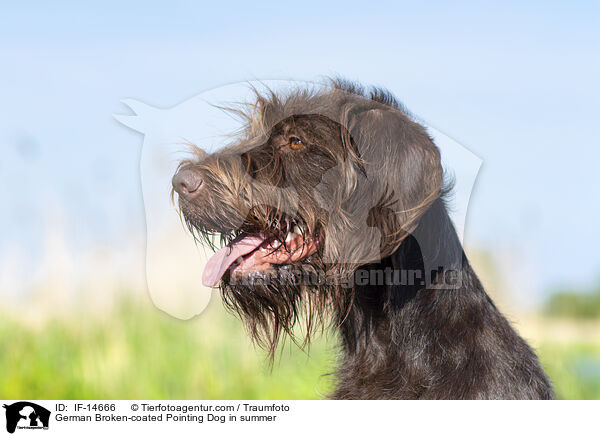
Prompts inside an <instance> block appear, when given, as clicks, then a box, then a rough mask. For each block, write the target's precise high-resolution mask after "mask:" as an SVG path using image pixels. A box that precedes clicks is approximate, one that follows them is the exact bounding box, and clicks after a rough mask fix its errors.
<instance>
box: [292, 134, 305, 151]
mask: <svg viewBox="0 0 600 436" xmlns="http://www.w3.org/2000/svg"><path fill="white" fill-rule="evenodd" d="M290 147H291V148H292V150H300V149H301V148H302V147H304V143H303V142H302V140H301V139H300V138H297V137H296V136H292V137H291V138H290Z"/></svg>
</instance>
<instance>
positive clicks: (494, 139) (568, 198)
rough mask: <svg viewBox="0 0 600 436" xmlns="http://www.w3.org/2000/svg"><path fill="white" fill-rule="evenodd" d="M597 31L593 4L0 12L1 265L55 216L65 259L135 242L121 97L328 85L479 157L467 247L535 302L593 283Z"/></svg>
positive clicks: (137, 6)
mask: <svg viewBox="0 0 600 436" xmlns="http://www.w3.org/2000/svg"><path fill="white" fill-rule="evenodd" d="M599 22H600V7H599V6H598V3H593V2H589V3H586V2H578V3H572V2H564V3H553V2H528V3H527V4H523V3H520V2H507V1H503V2H498V3H497V4H496V5H491V4H488V3H486V4H483V2H460V3H454V2H452V3H451V2H406V3H404V2H393V3H389V4H385V3H378V4H375V3H364V2H362V3H350V2H344V3H341V2H338V3H326V2H302V3H290V4H286V3H283V2H276V3H275V2H273V3H269V2H265V3H261V4H260V5H258V4H255V5H252V6H249V4H248V3H246V2H243V3H239V4H236V3H235V2H221V3H216V4H211V5H210V6H209V5H201V4H200V3H198V2H189V3H187V2H170V3H168V4H166V5H164V6H155V5H153V4H151V3H150V2H137V3H135V2H134V3H127V4H125V3H124V2H102V6H90V5H83V4H82V3H76V2H72V3H67V2H53V3H47V4H34V3H29V2H18V3H13V4H4V5H3V6H2V7H1V9H0V59H2V62H1V64H0V65H2V66H1V67H0V83H1V84H2V85H1V86H0V101H1V104H0V147H2V158H1V159H0V204H2V210H3V212H4V213H2V214H1V215H0V228H1V229H3V232H2V233H0V254H1V252H2V251H3V249H4V248H6V247H14V246H15V244H16V245H20V246H22V247H24V249H25V250H26V252H27V253H29V254H30V255H31V256H32V258H35V256H36V255H37V254H38V253H39V250H38V245H39V241H40V240H41V239H42V237H43V234H44V232H45V231H48V228H47V225H46V224H45V223H46V218H47V215H48V214H50V215H51V214H52V213H54V212H53V211H66V212H64V213H66V220H67V223H68V228H69V238H70V240H69V242H70V244H71V245H72V247H73V249H74V250H79V249H81V250H84V249H86V247H89V246H90V245H92V244H96V243H101V244H106V245H111V246H117V247H118V246H119V243H120V242H121V241H123V240H124V238H127V237H128V235H131V234H132V232H133V233H134V234H135V233H137V232H140V234H142V233H143V217H144V213H143V204H142V200H141V194H140V186H139V172H138V158H139V151H140V150H139V147H140V145H141V138H140V136H139V135H137V134H136V133H134V132H132V131H130V130H128V129H127V128H125V127H124V126H122V125H120V124H119V123H117V122H116V121H115V120H114V119H113V118H112V114H113V113H123V112H125V110H124V108H123V106H122V105H121V104H120V103H119V101H120V100H121V99H123V98H135V99H139V100H142V101H145V102H147V103H149V104H152V105H155V106H158V107H170V106H173V105H176V104H178V103H180V102H182V101H184V100H186V99H188V98H190V97H192V96H195V95H197V94H198V93H200V92H202V91H203V90H206V89H211V88H214V87H216V86H221V85H224V84H227V83H232V82H238V81H243V80H251V79H301V80H315V79H318V78H319V77H322V76H326V75H332V74H339V75H342V76H345V77H348V78H350V79H356V80H359V81H361V82H363V83H365V84H376V85H383V86H386V87H388V88H389V89H390V90H392V91H393V92H394V93H395V94H396V95H397V96H398V97H399V98H400V99H401V100H402V101H403V102H404V103H405V104H406V106H407V107H408V108H409V109H410V110H411V111H412V112H413V113H415V114H416V115H418V116H419V117H420V118H422V119H423V120H425V121H426V122H427V123H428V124H430V125H431V126H433V127H435V128H437V129H438V130H440V131H442V132H444V133H445V134H447V135H449V136H451V137H453V138H454V139H456V140H457V141H458V142H460V143H461V144H463V145H465V146H466V147H468V148H469V149H470V150H472V151H473V152H474V153H475V154H477V155H478V156H480V157H481V158H482V159H483V166H482V169H481V172H480V174H479V177H478V180H477V184H476V188H475V191H474V193H473V196H472V201H471V206H470V210H469V215H468V221H467V228H466V237H467V241H468V244H469V245H471V244H472V245H473V246H478V247H483V248H485V249H486V250H489V251H491V252H496V251H503V250H507V249H508V250H511V252H514V253H515V256H516V258H515V262H516V263H517V264H523V265H528V267H529V266H531V273H532V274H533V275H535V276H536V283H537V284H536V286H537V288H538V289H539V290H540V292H546V291H547V290H549V289H551V288H553V287H555V286H557V285H559V284H569V283H574V284H577V285H583V286H585V285H587V284H590V283H593V282H594V281H596V280H597V279H598V278H599V277H600V256H599V255H598V254H597V252H596V251H597V249H596V246H597V244H598V242H600V230H599V226H598V225H597V223H598V217H599V215H600V213H599V212H600V202H599V201H598V194H597V192H598V190H599V189H598V188H600V182H599V179H598V173H599V172H600V171H599V170H600V165H599V164H598V162H599V161H600V134H599V130H598V123H599V121H600V119H599V118H600V117H599V114H600V111H599V109H598V105H599V103H600V86H599V85H598V77H600V54H599V50H598V47H600V31H599V30H598V27H599V26H598V23H599ZM50 230H51V229H50ZM3 246H4V247H3Z"/></svg>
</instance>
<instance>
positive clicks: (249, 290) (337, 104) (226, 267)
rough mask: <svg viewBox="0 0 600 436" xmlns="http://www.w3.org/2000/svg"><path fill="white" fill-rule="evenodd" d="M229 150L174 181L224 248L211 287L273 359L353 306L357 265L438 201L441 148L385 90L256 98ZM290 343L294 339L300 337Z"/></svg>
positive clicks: (198, 227) (183, 205)
mask: <svg viewBox="0 0 600 436" xmlns="http://www.w3.org/2000/svg"><path fill="white" fill-rule="evenodd" d="M249 107H250V109H249V110H246V111H239V112H238V113H239V114H241V115H242V116H243V117H244V120H245V122H246V127H245V129H244V130H243V131H242V132H241V133H240V135H239V136H238V137H237V138H236V140H235V141H234V142H233V143H232V144H231V145H230V146H229V147H227V148H225V149H223V150H221V151H219V152H218V153H215V154H211V155H206V154H205V153H204V152H203V151H202V150H200V149H198V150H197V158H196V159H192V160H188V161H184V162H182V163H181V165H180V167H179V170H178V172H177V173H176V174H175V176H174V178H173V187H174V190H175V191H176V192H177V194H178V195H179V206H180V209H181V212H182V214H183V217H184V218H185V221H186V223H187V224H188V226H189V228H190V230H191V231H192V233H194V234H195V235H196V236H198V237H203V238H206V240H207V241H212V240H213V236H214V235H218V236H220V239H221V241H222V242H223V245H224V247H222V248H221V249H220V250H218V251H217V252H216V254H215V255H214V256H213V257H212V258H211V259H210V260H209V262H208V264H207V265H206V268H205V271H204V274H203V280H204V282H205V284H207V285H209V286H215V285H217V284H219V285H220V286H221V287H222V289H223V291H224V298H225V301H226V303H228V304H229V306H230V307H232V308H233V309H235V310H236V311H237V312H238V313H239V314H240V315H241V316H242V317H243V318H244V319H245V320H246V321H247V324H248V325H249V327H250V331H251V333H252V335H253V337H255V338H256V339H258V340H259V341H261V343H262V344H263V345H266V346H267V347H268V348H269V349H270V350H271V352H273V351H274V349H275V346H276V344H277V340H278V338H279V336H280V333H281V332H287V333H289V334H290V335H292V331H291V329H292V327H293V325H294V323H295V322H296V321H297V320H298V319H299V318H300V317H301V316H302V314H303V313H304V314H306V322H307V326H306V327H307V332H308V336H307V338H308V337H309V335H310V332H311V330H312V327H314V326H315V325H317V324H319V323H318V322H315V321H319V320H322V316H323V314H325V313H326V312H327V309H329V308H333V309H334V310H337V311H338V312H339V311H340V310H341V311H343V310H348V309H349V305H350V304H351V301H352V286H351V285H350V286H347V285H346V286H343V284H347V283H348V281H349V280H352V277H353V274H354V272H355V271H356V269H357V268H358V267H360V266H361V265H365V264H368V263H373V262H377V261H379V260H381V259H383V258H384V257H386V256H389V255H391V254H392V253H393V252H394V251H395V250H396V249H397V248H398V247H399V245H400V244H401V242H402V241H403V239H404V238H405V237H406V236H407V235H408V234H410V232H411V231H412V230H413V229H414V228H415V226H416V225H417V223H418V219H419V217H420V216H421V215H422V213H423V212H424V211H425V210H426V209H427V207H428V206H429V205H430V204H431V203H432V202H433V201H434V200H435V199H436V198H438V196H439V194H440V189H441V187H442V168H441V164H440V155H439V151H438V149H437V148H436V147H435V146H434V144H433V142H432V141H431V139H430V138H429V136H428V135H427V133H426V131H425V129H424V128H423V127H422V126H421V125H419V124H417V123H415V122H414V121H413V120H412V119H411V118H410V117H409V116H408V115H407V113H406V112H405V111H404V110H403V109H402V108H401V107H400V106H399V105H398V104H397V103H396V102H395V100H394V99H393V98H392V97H391V96H390V95H389V94H387V93H385V92H382V91H380V90H373V91H370V92H368V93H367V92H364V91H363V90H361V89H358V88H357V87H355V86H353V85H348V84H346V83H344V82H339V81H337V82H333V85H332V86H331V87H329V88H327V89H326V90H321V91H316V92H309V91H306V90H298V91H296V92H292V93H289V94H287V95H285V96H280V95H276V94H275V93H272V92H269V93H268V94H267V95H257V101H256V102H255V103H254V104H252V105H250V106H249ZM292 337H293V335H292Z"/></svg>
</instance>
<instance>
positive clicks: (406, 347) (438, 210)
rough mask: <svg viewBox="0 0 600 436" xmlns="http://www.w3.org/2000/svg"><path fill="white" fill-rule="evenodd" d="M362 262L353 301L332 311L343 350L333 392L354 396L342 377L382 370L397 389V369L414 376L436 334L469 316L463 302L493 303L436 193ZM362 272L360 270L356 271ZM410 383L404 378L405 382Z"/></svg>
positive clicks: (431, 350)
mask: <svg viewBox="0 0 600 436" xmlns="http://www.w3.org/2000/svg"><path fill="white" fill-rule="evenodd" d="M361 270H363V271H365V270H366V271H368V276H369V280H368V281H369V283H368V284H364V280H363V283H360V280H358V279H357V280H355V283H356V285H355V289H354V291H355V292H354V302H353V304H352V308H351V310H350V312H349V313H345V314H341V313H340V314H338V317H339V319H338V323H339V325H340V333H341V339H342V343H343V348H344V351H345V357H344V360H343V362H342V367H341V368H340V370H339V371H338V373H339V375H340V378H341V379H340V380H339V386H338V394H336V396H339V397H352V396H353V394H351V393H349V392H345V393H344V389H345V383H344V378H352V377H358V378H363V379H365V380H364V381H365V384H366V385H368V379H369V378H370V377H373V379H378V380H381V379H382V378H381V377H378V376H379V375H381V373H382V372H387V373H390V372H392V373H393V374H388V376H386V377H383V379H387V380H390V383H391V385H390V389H396V390H397V389H398V386H399V385H400V386H401V385H402V383H398V382H397V380H398V377H408V378H410V377H414V376H417V374H416V373H417V372H418V370H416V369H415V368H418V367H419V366H421V365H425V364H428V363H426V362H427V361H428V360H430V359H431V358H432V356H431V353H434V352H435V350H434V348H435V343H436V342H435V341H437V340H442V341H443V340H445V336H446V335H452V334H453V332H455V329H457V328H458V329H460V328H464V326H462V327H461V323H464V322H469V321H468V320H467V321H465V320H464V319H461V316H462V315H463V314H460V313H459V311H461V310H462V309H461V308H464V304H461V303H462V302H468V303H469V305H472V306H473V307H476V308H478V310H481V311H482V312H486V311H488V310H495V308H494V307H493V304H492V303H491V301H490V300H489V298H488V297H487V295H486V294H485V291H484V290H483V288H482V286H481V285H480V284H479V282H478V280H477V277H476V276H475V274H474V272H473V270H472V269H471V267H470V265H469V263H468V261H467V259H466V257H465V254H464V252H463V249H462V246H461V244H460V241H459V239H458V236H457V233H456V230H455V229H454V226H453V224H452V221H451V219H450V217H449V216H448V213H447V211H446V207H445V205H444V202H443V200H441V199H439V200H437V201H436V202H434V204H433V205H432V206H431V207H430V208H429V209H428V211H427V212H425V214H424V215H423V216H422V218H421V220H420V223H419V226H418V227H417V229H416V230H415V231H414V232H413V234H412V235H410V236H409V237H408V238H406V239H405V240H404V241H403V242H402V244H401V246H400V247H399V249H398V250H397V251H396V252H395V253H394V254H392V255H391V256H389V257H387V258H385V259H383V260H382V261H381V262H380V263H374V264H369V265H365V266H363V267H362V268H361ZM366 276H367V274H365V273H364V272H363V273H362V278H365V277H366ZM445 281H448V283H445V284H444V282H445ZM461 281H464V282H465V283H462V282H461ZM474 282H476V283H475V286H473V284H474ZM467 284H468V286H467ZM436 286H437V287H436ZM467 294H469V295H467ZM424 314H425V315H426V316H424ZM459 315H461V316H459ZM432 338H433V339H432ZM425 344H430V345H428V347H426V346H425ZM431 344H433V345H431ZM348 385H349V386H356V383H348ZM414 385H415V383H413V382H411V383H408V382H407V386H411V389H413V388H412V387H414ZM354 394H357V393H354ZM405 394H406V395H407V396H408V397H411V395H412V394H411V393H408V394H407V393H405ZM419 395H420V393H418V392H415V393H414V395H412V396H414V397H418V396H419Z"/></svg>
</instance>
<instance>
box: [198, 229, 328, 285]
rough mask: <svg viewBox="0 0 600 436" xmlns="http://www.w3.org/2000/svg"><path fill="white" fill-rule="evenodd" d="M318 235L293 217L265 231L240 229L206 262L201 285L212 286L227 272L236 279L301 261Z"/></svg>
mask: <svg viewBox="0 0 600 436" xmlns="http://www.w3.org/2000/svg"><path fill="white" fill-rule="evenodd" d="M318 246H319V238H318V237H316V236H313V235H311V234H309V233H308V231H307V230H306V227H305V226H303V225H302V224H300V223H298V222H296V221H294V220H282V221H280V222H279V223H278V224H277V225H274V226H271V227H270V228H269V230H268V231H267V232H265V231H261V232H242V233H241V234H240V235H238V236H237V237H236V238H235V239H233V240H232V241H231V242H229V243H228V244H227V245H226V246H225V247H223V248H221V249H220V250H218V251H217V252H216V253H215V254H214V255H213V256H212V257H211V258H210V259H209V260H208V262H207V264H206V266H205V268H204V273H203V275H202V283H203V284H204V285H205V286H211V287H212V286H216V285H217V283H219V281H220V280H221V279H222V278H223V276H224V275H225V274H226V273H227V272H229V274H230V277H231V278H235V279H239V278H242V277H245V276H250V275H252V274H255V273H267V272H268V271H270V270H272V269H273V268H274V267H275V266H277V265H286V264H287V265H289V264H294V263H298V262H302V261H304V260H306V259H307V258H309V257H310V256H312V255H313V254H314V253H315V252H316V251H317V249H318Z"/></svg>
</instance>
